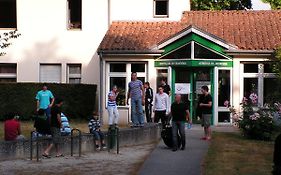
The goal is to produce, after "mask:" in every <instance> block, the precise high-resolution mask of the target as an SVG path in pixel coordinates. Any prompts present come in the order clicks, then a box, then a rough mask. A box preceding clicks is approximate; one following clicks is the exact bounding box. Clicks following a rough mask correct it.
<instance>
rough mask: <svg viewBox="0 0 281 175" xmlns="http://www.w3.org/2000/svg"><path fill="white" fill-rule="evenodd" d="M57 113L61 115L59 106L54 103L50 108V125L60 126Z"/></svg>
mask: <svg viewBox="0 0 281 175" xmlns="http://www.w3.org/2000/svg"><path fill="white" fill-rule="evenodd" d="M58 114H59V115H61V108H60V107H58V106H57V105H55V106H54V107H52V109H51V127H56V128H61V124H60V123H59V121H58V118H57V116H58Z"/></svg>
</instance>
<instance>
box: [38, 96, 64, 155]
mask: <svg viewBox="0 0 281 175" xmlns="http://www.w3.org/2000/svg"><path fill="white" fill-rule="evenodd" d="M62 104H63V100H61V99H57V100H56V105H55V106H54V107H52V109H51V123H50V126H51V134H52V143H51V144H50V145H49V146H48V147H47V149H46V150H45V151H44V153H43V154H42V156H43V157H47V158H49V157H50V156H49V153H50V150H51V149H52V147H53V145H55V148H56V157H62V156H63V155H62V153H61V152H60V149H59V142H60V137H61V133H60V128H61V127H62V124H61V106H62Z"/></svg>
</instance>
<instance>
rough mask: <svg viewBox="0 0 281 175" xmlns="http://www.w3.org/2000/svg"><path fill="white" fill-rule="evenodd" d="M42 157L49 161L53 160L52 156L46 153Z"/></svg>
mask: <svg viewBox="0 0 281 175" xmlns="http://www.w3.org/2000/svg"><path fill="white" fill-rule="evenodd" d="M42 157H43V158H47V159H49V158H51V156H50V155H48V154H45V153H43V154H42Z"/></svg>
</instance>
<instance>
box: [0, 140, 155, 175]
mask: <svg viewBox="0 0 281 175" xmlns="http://www.w3.org/2000/svg"><path fill="white" fill-rule="evenodd" d="M154 147H155V144H148V145H138V146H132V147H122V148H120V154H116V153H114V152H110V153H108V152H107V151H100V152H95V153H89V154H87V155H85V154H84V155H82V157H80V158H79V157H75V156H74V157H71V156H65V157H61V158H55V157H54V158H50V159H41V160H40V161H39V162H36V160H33V161H30V160H9V161H2V162H0V174H1V175H30V174H34V175H47V174H60V175H68V174H72V175H84V174H85V175H86V174H87V175H88V174H95V175H103V174H104V175H111V174H112V175H119V174H120V175H126V174H128V175H133V174H137V173H138V170H139V169H140V167H141V165H142V164H143V162H144V161H145V159H146V158H147V156H148V155H149V154H150V153H151V151H152V150H153V148H154Z"/></svg>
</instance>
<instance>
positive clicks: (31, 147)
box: [30, 131, 39, 162]
mask: <svg viewBox="0 0 281 175" xmlns="http://www.w3.org/2000/svg"><path fill="white" fill-rule="evenodd" d="M34 132H35V131H31V132H30V160H32V158H33V138H32V136H33V133H34ZM38 134H39V133H38V132H37V133H36V161H37V162H38V161H39V144H38V138H39V137H38Z"/></svg>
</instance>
